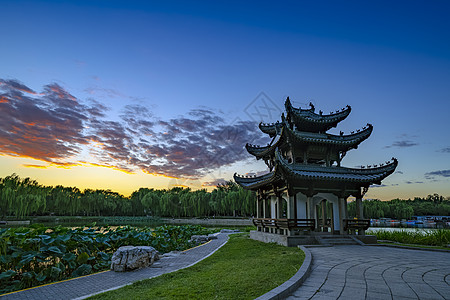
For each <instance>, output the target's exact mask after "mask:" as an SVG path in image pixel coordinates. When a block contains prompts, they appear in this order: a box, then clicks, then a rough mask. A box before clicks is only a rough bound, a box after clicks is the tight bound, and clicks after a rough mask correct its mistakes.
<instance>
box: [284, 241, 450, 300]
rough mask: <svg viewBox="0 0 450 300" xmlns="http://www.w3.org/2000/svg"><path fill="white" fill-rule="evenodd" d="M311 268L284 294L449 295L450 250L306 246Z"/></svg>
mask: <svg viewBox="0 0 450 300" xmlns="http://www.w3.org/2000/svg"><path fill="white" fill-rule="evenodd" d="M308 250H310V251H311V254H312V257H313V259H312V260H313V265H312V272H311V274H310V276H309V277H308V278H307V279H306V280H305V281H304V283H303V284H302V285H301V286H300V288H299V289H297V291H295V292H294V293H293V294H292V295H291V296H290V297H288V298H287V299H289V300H292V299H314V300H316V299H324V300H331V299H342V300H344V299H395V300H397V299H398V300H403V299H439V300H442V299H450V253H449V252H434V251H422V250H409V249H399V248H391V247H380V246H359V245H358V246H353V245H352V246H334V247H314V248H308Z"/></svg>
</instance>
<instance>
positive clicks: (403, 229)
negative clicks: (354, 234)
mask: <svg viewBox="0 0 450 300" xmlns="http://www.w3.org/2000/svg"><path fill="white" fill-rule="evenodd" d="M380 230H384V231H427V232H430V231H433V230H437V229H434V228H401V227H370V228H369V229H368V230H367V231H372V232H377V231H380Z"/></svg>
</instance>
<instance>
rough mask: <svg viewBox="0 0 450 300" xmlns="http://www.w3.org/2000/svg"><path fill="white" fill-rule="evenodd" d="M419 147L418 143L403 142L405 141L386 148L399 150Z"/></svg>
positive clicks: (396, 142)
mask: <svg viewBox="0 0 450 300" xmlns="http://www.w3.org/2000/svg"><path fill="white" fill-rule="evenodd" d="M417 145H419V144H418V143H417V142H414V141H409V140H403V141H395V142H393V143H392V144H391V145H389V146H386V147H385V148H391V147H397V148H408V147H413V146H417Z"/></svg>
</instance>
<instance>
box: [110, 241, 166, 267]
mask: <svg viewBox="0 0 450 300" xmlns="http://www.w3.org/2000/svg"><path fill="white" fill-rule="evenodd" d="M158 259H159V254H158V251H156V249H155V248H153V247H150V246H136V247H135V246H122V247H120V248H119V249H117V251H116V252H114V254H113V256H112V259H111V270H113V271H116V272H124V271H132V270H136V269H140V268H144V267H148V266H151V265H152V264H153V262H155V261H156V260H158Z"/></svg>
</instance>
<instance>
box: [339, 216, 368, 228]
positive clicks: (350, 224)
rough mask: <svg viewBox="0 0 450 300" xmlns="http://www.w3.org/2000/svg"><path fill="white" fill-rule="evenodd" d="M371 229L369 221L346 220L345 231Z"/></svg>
mask: <svg viewBox="0 0 450 300" xmlns="http://www.w3.org/2000/svg"><path fill="white" fill-rule="evenodd" d="M369 227H370V220H369V219H344V230H352V229H358V230H367V229H368V228H369Z"/></svg>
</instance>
